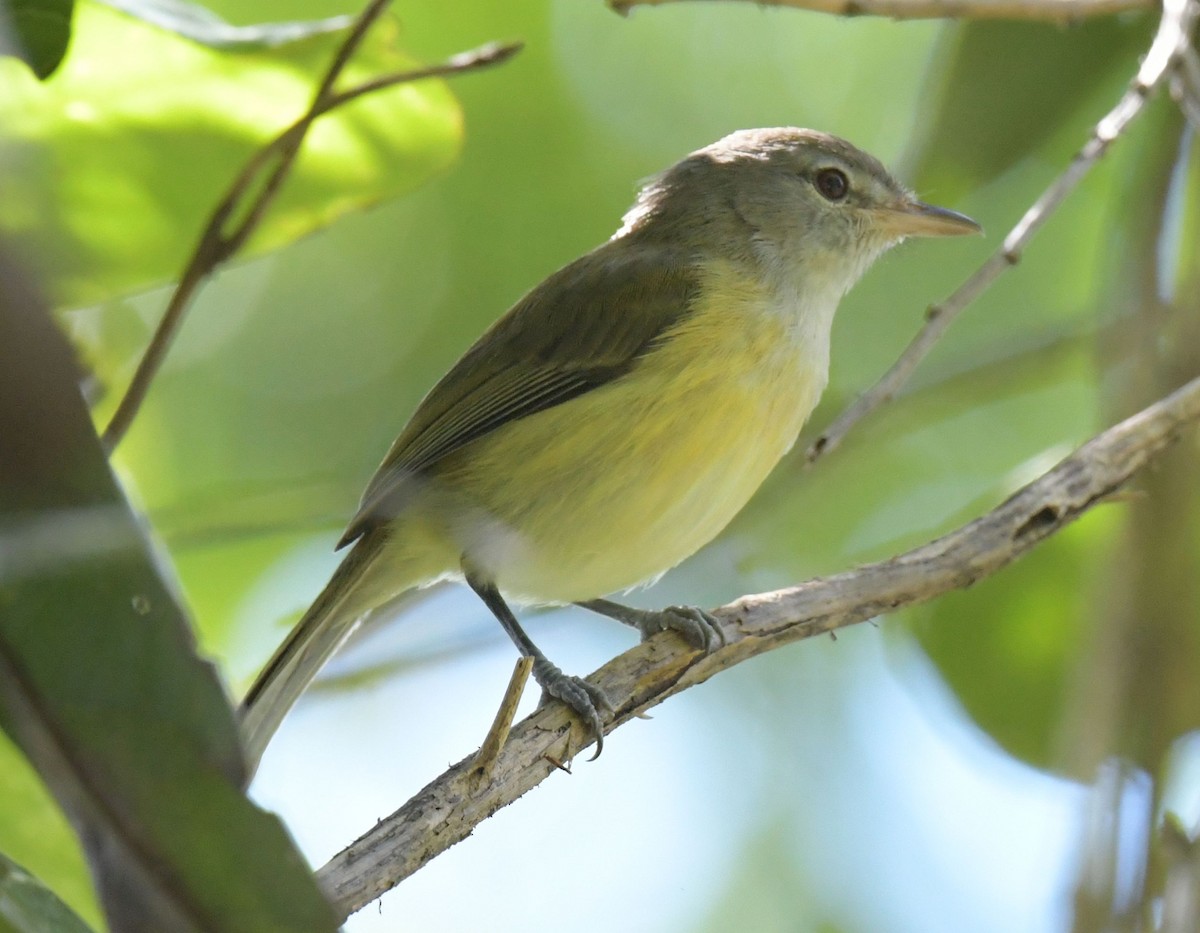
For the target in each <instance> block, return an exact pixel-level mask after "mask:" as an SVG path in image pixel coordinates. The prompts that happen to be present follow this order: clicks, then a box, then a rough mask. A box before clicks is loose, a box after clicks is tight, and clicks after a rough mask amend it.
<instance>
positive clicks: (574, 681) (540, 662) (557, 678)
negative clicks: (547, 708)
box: [533, 658, 614, 761]
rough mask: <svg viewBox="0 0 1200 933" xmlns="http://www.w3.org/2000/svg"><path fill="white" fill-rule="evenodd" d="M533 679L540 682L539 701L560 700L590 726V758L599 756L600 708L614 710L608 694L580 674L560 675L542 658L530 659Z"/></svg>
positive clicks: (608, 711)
mask: <svg viewBox="0 0 1200 933" xmlns="http://www.w3.org/2000/svg"><path fill="white" fill-rule="evenodd" d="M533 679H534V680H536V681H537V682H538V683H539V684H541V687H542V691H543V692H542V703H543V704H544V703H545V702H546V701H547V699H548V698H551V697H552V698H554V699H556V700H562V701H563V702H564V703H566V704H567V706H569V707H571V709H572V710H574V711H575V713H576V714H577V715H578V716H579V718H580V719H582V720H583V721H584V722H585V723H587V724H588V726H590V727H591V730H592V732H593V733H595V735H596V754H594V755H593V756H592V757H591V759H590V760H592V761H595V760H596V759H597V758H599V757H600V753H601V752H602V751H604V720H603V719H602V718H601V716H600V713H601V711H603V712H605V713H607V714H608V715H610V716H611V715H612V714H613V712H614V710H613V705H612V701H611V700H610V699H609V698H608V694H607V693H605V692H604V691H603V690H601V689H600V688H599V687H597V686H596V685H595V684H591V683H588V682H587V681H586V680H584V679H583V678H582V677H572V676H570V675H568V674H564V673H563V672H562V671H561V670H559V668H558V667H556V666H555V665H554V664H551V663H550V662H549V661H547V660H546V659H545V658H539V659H537V660H535V661H534V662H533Z"/></svg>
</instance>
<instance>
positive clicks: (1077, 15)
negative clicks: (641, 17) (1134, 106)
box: [608, 0, 1154, 24]
mask: <svg viewBox="0 0 1200 933" xmlns="http://www.w3.org/2000/svg"><path fill="white" fill-rule="evenodd" d="M679 2H681V0H608V5H609V6H610V7H611V8H612V9H613V10H614V11H615V12H617V13H620V14H621V15H622V16H624V15H626V14H627V13H628V12H629V11H630V10H632V9H633V8H634V7H637V6H664V5H666V4H668V3H679ZM753 2H754V4H755V5H756V6H779V7H792V8H793V9H797V10H813V11H815V12H818V13H833V14H834V15H836V16H890V17H892V18H893V19H942V18H952V19H1017V20H1041V21H1049V22H1054V23H1061V24H1067V23H1073V22H1077V21H1079V20H1083V19H1088V18H1090V17H1093V16H1110V15H1112V14H1114V13H1122V12H1124V11H1126V10H1147V9H1150V8H1151V7H1153V6H1154V3H1153V2H1152V0H753Z"/></svg>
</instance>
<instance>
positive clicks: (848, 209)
mask: <svg viewBox="0 0 1200 933" xmlns="http://www.w3.org/2000/svg"><path fill="white" fill-rule="evenodd" d="M979 230H980V228H979V226H978V224H976V223H975V222H974V221H973V220H971V219H970V218H968V217H965V216H963V215H962V214H959V213H956V212H954V211H950V210H945V209H943V208H940V207H931V206H929V205H927V204H923V203H921V202H920V201H918V200H916V198H915V197H914V196H913V194H912V193H911V192H910V191H908V190H907V189H905V188H904V187H903V186H902V185H900V184H899V183H898V182H896V181H895V180H894V179H893V178H892V177H891V175H889V174H888V172H887V170H886V169H884V167H883V166H882V165H881V164H880V163H879V162H878V161H876V160H875V159H874V158H873V157H871V156H870V155H868V154H866V153H865V152H862V151H861V150H859V149H856V148H855V147H854V146H852V145H851V144H850V143H848V142H846V141H844V140H842V139H838V138H837V137H834V136H830V135H827V134H825V133H819V132H816V131H814V130H805V129H795V128H791V127H786V128H780V129H757V130H742V131H740V132H736V133H733V134H731V135H729V136H726V137H725V138H724V139H722V140H720V141H719V142H716V143H714V144H712V145H711V146H707V147H705V148H703V149H700V150H697V151H696V152H693V153H692V154H691V155H689V156H688V157H687V158H685V159H683V160H682V161H680V162H678V163H677V164H675V165H673V166H672V167H671V168H669V169H667V170H666V171H665V172H663V173H662V174H660V175H658V176H656V177H655V178H653V179H651V180H650V181H649V182H648V183H647V184H646V185H645V186H644V187H643V188H642V190H641V192H640V194H639V195H638V198H637V201H636V203H635V204H634V205H633V207H632V208H631V209H630V210H629V212H628V213H627V214H626V215H625V217H624V222H623V223H622V225H621V227H620V229H619V230H617V232H616V233H614V234H613V235H612V237H611V238H610V239H609V240H608V241H607V242H605V243H604V244H603V245H601V246H599V247H597V248H596V249H594V250H592V251H591V252H589V253H587V254H586V255H584V256H582V257H580V258H579V259H577V260H575V261H574V262H572V263H570V264H569V265H567V266H565V267H564V268H562V269H560V270H559V271H558V272H555V273H554V274H553V275H551V276H550V277H549V278H548V279H546V280H545V281H544V282H542V283H541V284H540V285H538V286H537V287H536V288H534V289H533V291H531V292H529V294H527V295H526V296H525V297H524V298H522V299H521V300H520V301H518V302H517V304H516V305H515V306H514V307H513V308H512V309H510V310H509V311H508V313H507V314H505V315H504V316H503V317H502V318H500V319H499V320H498V321H497V322H496V323H495V324H493V325H492V327H491V328H490V329H489V330H488V331H487V332H486V333H485V334H484V335H483V336H482V337H480V338H479V340H478V341H477V342H476V343H475V345H474V346H472V347H471V348H470V349H469V350H468V351H467V352H466V353H465V354H464V355H463V357H462V358H461V359H460V360H459V361H458V362H457V363H455V364H454V366H453V367H451V369H450V371H449V372H448V373H447V374H446V375H445V376H444V377H443V378H442V379H441V381H440V382H438V383H437V385H435V386H434V387H433V389H432V390H431V391H430V392H429V394H428V395H427V396H426V397H425V399H424V400H423V401H422V402H421V404H420V405H419V406H418V407H417V410H416V412H415V413H414V414H413V416H412V418H411V420H410V421H409V422H408V425H407V427H405V428H404V430H403V431H402V432H401V433H400V436H399V438H397V440H396V442H395V443H394V444H393V445H392V448H391V450H389V451H388V454H387V456H386V457H385V458H384V460H383V463H382V465H381V466H380V467H379V470H378V472H376V474H375V476H374V478H373V479H372V480H371V482H370V483H369V484H368V486H367V489H366V492H365V493H364V495H363V497H362V503H361V505H360V506H359V510H358V513H357V514H356V515H355V516H354V518H353V519H352V520H351V521H350V525H349V527H348V528H347V530H346V533H345V534H344V535H342V538H341V540H340V542H339V543H338V546H339V547H347V546H349V548H350V549H349V551H348V552H347V554H346V557H345V559H344V560H343V561H342V563H341V566H339V567H338V569H337V570H336V571H335V573H334V574H333V578H332V579H331V580H330V581H329V583H328V584H327V585H326V587H325V589H324V590H323V591H322V592H321V594H320V596H318V597H317V600H316V602H314V603H313V605H312V607H311V608H310V609H309V610H308V612H307V613H305V615H304V617H303V618H302V619H301V620H300V622H299V623H298V624H297V626H296V627H295V629H294V630H293V631H292V633H291V634H290V635H289V637H288V638H287V640H286V641H285V642H284V643H283V645H282V646H281V647H280V648H279V650H278V651H277V652H276V653H275V656H274V657H273V658H272V659H271V660H270V661H269V662H268V663H267V665H266V667H265V668H264V669H263V671H262V673H261V674H260V675H259V677H258V680H257V681H256V682H255V683H254V685H253V686H252V687H251V689H250V691H249V693H248V694H247V695H246V698H245V700H244V702H243V704H242V709H241V727H242V732H243V736H244V740H245V745H246V748H247V754H248V757H249V761H250V765H251V768H254V767H256V766H257V763H258V760H259V758H260V757H261V755H262V752H263V749H264V748H265V747H266V743H267V741H268V740H269V739H270V737H271V735H272V734H273V733H274V731H275V729H276V728H277V726H278V725H279V723H280V721H281V720H282V719H283V716H284V714H285V713H286V712H287V710H288V709H289V708H290V707H291V705H292V704H293V703H294V702H295V701H296V699H297V697H299V695H300V693H301V692H302V691H303V690H304V688H305V686H306V685H307V684H308V683H309V681H311V680H312V678H313V677H314V676H315V675H316V673H317V671H318V670H319V669H320V668H321V666H322V665H323V664H324V663H325V661H326V660H328V658H329V656H330V655H331V654H333V652H334V651H336V650H337V648H338V646H339V645H340V644H341V643H342V642H343V641H344V640H345V638H346V636H347V635H348V634H349V633H350V632H351V630H352V629H353V628H354V626H355V624H356V623H357V622H358V621H359V620H361V619H362V618H363V617H364V616H366V615H367V614H368V613H370V612H371V611H372V610H374V609H375V608H377V607H379V606H381V605H382V604H384V603H386V602H388V601H390V600H392V599H394V598H395V597H396V596H398V595H399V594H401V593H403V592H404V591H406V590H409V589H412V588H414V587H421V586H426V585H428V584H430V583H433V582H435V581H438V580H443V579H446V578H454V579H462V580H465V581H466V582H467V584H468V585H469V586H470V587H471V588H472V589H473V590H474V591H475V592H476V593H478V594H479V596H480V597H481V598H482V599H483V601H484V602H485V603H486V604H487V606H488V608H489V609H490V610H491V611H492V613H493V614H495V616H496V617H497V618H498V619H499V620H500V623H501V625H503V626H504V630H505V631H506V632H507V633H508V634H509V636H510V637H511V638H512V640H513V641H514V642H515V643H516V646H517V648H518V649H519V650H520V651H521V652H522V653H523V654H525V655H531V656H532V657H533V658H534V667H533V673H534V677H535V678H536V680H537V682H538V683H539V684H541V686H542V688H543V689H544V690H545V692H546V693H547V694H549V695H550V696H552V697H557V698H558V699H560V700H563V701H564V702H566V703H567V704H568V705H569V706H570V707H572V708H573V709H574V710H575V711H576V712H577V713H578V714H579V715H580V716H581V717H582V718H583V720H584V722H585V723H587V724H589V725H590V726H591V728H592V729H593V730H594V731H595V733H596V736H597V739H598V740H601V739H602V736H603V731H602V727H603V718H602V713H604V712H608V711H611V706H610V704H609V702H608V699H607V698H606V697H605V696H604V695H603V693H602V691H600V690H599V689H597V688H596V687H595V686H593V685H592V684H589V683H588V682H587V681H586V680H583V679H582V678H579V677H571V676H567V675H565V674H563V672H562V671H560V670H559V669H558V668H557V667H555V666H554V665H553V664H552V663H551V662H550V661H548V660H547V659H546V657H545V655H543V654H542V653H541V652H540V651H539V650H538V649H537V647H536V646H535V645H534V644H533V642H532V641H531V640H530V639H529V636H528V635H526V634H525V632H524V631H523V630H522V628H521V626H520V625H519V624H518V622H517V620H516V618H515V617H514V615H513V613H512V611H511V610H510V608H509V605H508V600H513V601H517V602H520V603H537V604H565V603H579V604H581V605H583V606H586V607H588V608H591V609H594V610H596V611H599V612H602V613H604V614H606V615H610V616H613V617H615V618H617V619H619V620H621V621H622V622H625V623H628V624H630V625H633V626H635V627H636V628H638V629H639V630H640V631H641V632H642V634H643V637H646V636H649V635H650V634H653V633H655V632H658V631H662V630H664V629H672V630H677V631H679V632H680V633H681V634H682V635H684V636H685V637H687V638H688V639H689V640H690V641H691V642H692V643H693V644H694V645H695V646H696V647H697V648H700V649H703V650H708V649H710V648H711V647H712V646H713V645H714V644H715V643H719V642H723V641H724V636H723V634H722V633H721V631H720V628H719V626H718V625H717V622H716V620H715V619H714V618H713V617H712V616H711V615H709V614H708V613H706V612H704V611H702V610H699V609H694V608H690V607H671V608H668V609H664V610H661V611H658V612H648V611H643V610H635V609H630V608H627V607H624V606H621V605H619V604H617V603H612V602H609V601H607V600H605V599H602V598H601V597H603V596H605V595H607V594H611V593H616V592H619V591H623V590H628V589H630V588H631V587H635V586H637V585H639V584H642V583H645V582H647V581H651V580H654V579H656V578H657V577H658V576H660V575H661V574H662V573H663V572H665V571H666V570H668V569H669V568H671V567H673V566H675V565H676V564H678V563H679V562H680V561H682V560H683V559H684V558H686V557H688V556H689V555H690V554H692V553H693V552H695V551H696V550H697V549H699V548H700V547H701V546H702V545H704V544H705V543H707V542H708V541H710V540H711V539H712V538H713V537H714V536H715V535H716V534H717V533H718V532H719V531H720V530H721V529H722V528H724V527H725V525H726V524H727V523H728V522H729V520H730V519H732V518H733V516H734V515H736V514H737V512H738V510H739V509H741V508H742V506H743V505H745V503H746V501H747V500H748V499H749V498H750V496H751V495H752V494H753V493H754V491H755V490H756V489H757V488H758V486H759V484H760V483H762V481H763V480H764V479H765V478H766V476H767V474H768V473H770V471H771V469H772V468H773V467H774V466H775V464H776V463H778V462H779V459H780V458H781V457H782V456H783V455H784V454H785V453H786V452H787V451H788V449H789V448H790V447H791V446H792V444H793V443H794V442H795V440H796V437H797V435H798V434H799V432H800V428H801V426H802V425H803V424H804V422H805V419H807V418H808V415H809V413H810V412H811V411H812V409H813V407H814V406H815V405H816V403H817V399H818V397H819V396H820V394H821V391H822V390H823V389H824V387H825V383H826V379H827V374H828V368H829V332H830V325H831V322H832V320H833V313H834V311H835V309H836V308H837V305H838V301H839V300H840V299H841V297H842V295H844V294H845V293H846V291H847V290H848V289H849V288H850V287H851V286H852V285H853V284H854V283H855V282H856V281H857V280H858V278H859V277H860V276H861V275H862V274H863V272H865V271H866V269H867V267H868V266H870V265H871V263H872V262H873V261H874V260H875V259H876V258H877V257H878V256H879V255H880V254H882V253H883V252H884V251H885V250H887V249H888V248H889V247H891V246H893V245H895V244H896V243H898V242H900V241H901V240H902V239H904V238H905V237H908V236H955V235H958V234H966V233H977V232H979ZM597 754H599V744H598V745H597Z"/></svg>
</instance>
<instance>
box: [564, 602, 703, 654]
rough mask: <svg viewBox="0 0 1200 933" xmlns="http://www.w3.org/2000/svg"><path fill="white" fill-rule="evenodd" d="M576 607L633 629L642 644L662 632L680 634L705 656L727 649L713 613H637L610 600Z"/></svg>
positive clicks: (691, 609) (682, 609)
mask: <svg viewBox="0 0 1200 933" xmlns="http://www.w3.org/2000/svg"><path fill="white" fill-rule="evenodd" d="M575 605H577V606H582V607H583V608H584V609H590V610H592V612H598V613H600V615H603V616H608V617H609V618H610V619H616V620H617V621H618V622H624V623H625V624H626V625H632V626H633V627H634V628H635V629H637V630H638V631H639V632H641V633H642V641H645V640H646V639H647V638H649V637H650V636H651V635H657V634H658V633H659V632H678V633H679V634H680V635H682V636H683V638H684V640H685V641H687V643H688V644H690V645H691V646H692V647H693V648H696V649H698V650H700V651H703V652H704V653H705V654H708V653H709V652H710V651H712V650H713V649H714V648H724V647H725V641H726V640H725V632H724V630H723V629H722V628H721V623H720V621H719V620H718V619H717V617H716V616H714V615H713V614H712V613H711V612H706V611H705V610H703V609H697V608H696V607H695V606H668V607H667V608H666V609H634V608H633V607H632V606H623V605H621V604H620V603H614V602H612V601H611V600H608V599H589V600H587V601H586V602H582V603H576V604H575Z"/></svg>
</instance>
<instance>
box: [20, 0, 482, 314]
mask: <svg viewBox="0 0 1200 933" xmlns="http://www.w3.org/2000/svg"><path fill="white" fill-rule="evenodd" d="M394 32H395V30H394V29H393V28H391V26H390V24H388V23H385V24H383V26H382V28H380V29H378V30H375V31H373V32H372V33H371V36H370V38H369V40H368V41H367V42H366V43H365V46H364V47H363V48H362V49H361V50H360V52H359V54H358V56H357V57H356V58H355V60H354V64H353V65H352V66H351V67H350V68H348V69H347V71H346V74H345V76H344V79H343V80H344V81H350V82H353V81H356V80H363V79H365V78H368V77H376V76H379V75H381V74H385V73H388V72H394V71H403V70H407V69H409V68H412V67H413V65H414V61H413V59H411V58H410V57H408V56H407V55H405V54H403V53H402V52H400V51H399V50H398V49H397V48H396V45H397V41H396V36H395V34H394ZM339 41H340V38H339V35H338V34H336V33H334V34H326V35H315V36H311V37H309V38H305V39H303V40H300V41H295V42H292V43H290V44H288V45H285V46H283V47H281V48H269V49H264V48H256V47H253V46H251V47H249V48H245V49H242V50H240V51H238V52H236V53H229V52H222V51H218V50H214V49H211V48H206V47H204V46H201V45H198V44H196V43H194V42H192V41H189V40H188V39H185V38H182V37H181V36H178V35H176V34H174V33H171V32H167V31H164V30H162V29H158V28H155V27H153V26H150V25H148V24H146V23H145V22H142V21H139V20H137V19H133V18H131V17H129V16H125V15H123V14H121V13H117V12H115V11H113V10H111V9H109V8H107V7H105V6H101V5H99V4H98V3H96V2H87V0H85V2H82V3H81V4H80V6H79V10H78V12H77V16H76V30H75V37H74V42H73V45H72V50H71V55H70V57H69V59H68V60H67V62H66V64H65V65H64V67H63V68H62V69H61V70H60V71H59V73H58V74H56V75H55V77H54V80H53V81H50V82H47V83H44V84H41V83H38V82H36V81H31V80H29V79H28V77H27V75H24V74H22V73H21V72H20V70H19V67H18V66H16V64H15V63H12V62H8V61H3V60H0V121H2V122H3V124H4V127H5V135H6V137H7V145H6V148H5V154H6V160H5V161H6V165H7V170H6V171H5V173H4V175H3V177H2V178H0V198H3V200H4V203H5V209H4V212H3V217H2V218H0V230H3V231H5V232H7V233H9V234H10V235H11V236H12V238H13V239H19V240H20V241H21V242H22V243H23V244H24V245H25V246H26V248H27V249H28V250H29V252H30V254H31V255H32V256H34V257H35V258H36V260H37V261H38V263H39V264H40V265H41V268H42V269H43V270H44V273H45V275H44V278H45V281H46V282H47V285H48V287H49V289H50V294H51V297H52V298H53V299H54V301H55V302H56V303H58V304H59V305H61V306H64V307H73V306H76V305H80V304H83V303H87V302H95V301H100V300H104V299H110V298H113V297H116V296H119V295H122V294H124V293H127V292H129V291H132V290H133V289H135V288H145V287H147V286H149V285H153V284H157V283H159V282H163V281H166V280H168V279H170V278H171V277H172V276H175V275H178V274H179V272H180V271H181V269H182V267H183V263H184V261H185V260H186V259H187V258H188V256H189V255H190V251H191V249H192V247H193V246H194V245H195V241H196V238H197V236H198V235H199V231H200V228H201V225H202V224H203V223H204V222H205V221H206V220H207V219H208V216H209V214H210V213H211V212H212V210H213V207H214V206H215V204H216V201H217V198H218V197H219V196H220V195H221V194H222V193H224V191H225V190H226V189H227V188H228V187H229V185H230V183H231V182H232V180H233V178H234V175H235V173H236V172H237V171H239V170H240V169H241V168H242V166H243V165H244V164H245V162H246V160H247V159H248V158H249V157H250V154H251V153H252V152H254V151H255V149H257V148H258V147H259V146H260V145H261V144H262V143H264V142H266V140H268V139H270V138H272V137H273V136H275V135H277V134H278V133H279V132H281V131H282V130H284V129H285V128H286V127H287V126H289V125H290V124H291V123H292V122H293V121H294V120H296V119H297V118H299V117H300V115H301V114H302V113H303V112H304V110H305V108H306V107H307V105H308V101H309V99H310V98H311V96H312V94H313V91H314V84H313V79H314V76H315V75H318V74H320V73H321V69H322V68H323V67H324V66H325V64H326V63H327V62H328V60H329V58H330V56H331V55H332V53H333V50H334V48H335V47H336V44H337V43H338V42H339ZM133 49H136V50H137V51H136V54H130V53H129V52H128V51H126V50H133ZM460 133H461V126H460V116H459V112H458V108H457V106H456V105H455V103H454V101H453V99H452V98H451V97H450V95H449V92H448V91H447V90H446V88H445V86H444V85H443V84H441V83H439V82H431V81H427V82H421V83H416V84H411V85H404V86H402V87H398V88H396V89H395V90H394V91H393V92H392V93H390V94H389V95H387V96H386V98H380V97H377V96H376V97H372V96H367V97H365V98H363V99H361V100H359V101H355V102H354V103H353V104H350V105H348V106H347V107H345V108H343V109H341V110H339V111H338V112H336V113H334V114H330V115H329V116H327V117H324V118H323V119H321V120H319V121H317V123H316V124H315V125H314V127H313V129H312V131H311V133H310V134H309V138H308V140H307V144H306V147H305V150H304V153H303V154H302V156H301V157H300V159H299V160H298V161H297V164H296V167H295V170H294V171H293V173H292V177H291V179H290V183H289V185H288V186H287V189H286V190H285V191H284V192H283V194H282V196H281V197H279V198H278V199H277V200H276V202H275V207H274V209H273V210H272V211H271V214H270V216H269V217H268V218H267V219H266V222H265V223H264V224H263V225H262V226H260V227H259V228H258V232H257V233H256V235H255V236H254V237H253V238H252V239H251V242H250V244H249V250H250V252H251V253H255V252H261V251H263V250H267V249H271V248H274V247H278V246H280V245H281V244H283V243H287V242H291V241H292V240H295V239H296V238H297V237H299V236H301V235H303V234H306V233H308V232H310V231H312V230H314V229H316V228H318V227H321V226H324V225H325V224H328V223H329V222H330V221H332V220H333V219H335V218H337V217H339V216H341V215H343V214H345V213H346V212H347V211H350V210H357V209H361V208H362V207H363V206H364V205H368V204H373V203H375V202H377V201H379V200H381V199H384V198H387V197H392V196H395V195H397V194H401V193H403V192H406V191H409V190H411V189H412V188H414V187H415V186H416V185H418V184H420V183H421V182H423V181H426V180H427V179H428V178H429V177H430V176H431V175H433V174H435V173H437V172H440V171H442V170H444V169H445V168H446V166H447V165H448V164H449V163H450V161H451V160H452V159H453V158H454V155H455V153H456V151H457V148H458V145H459V137H460Z"/></svg>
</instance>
